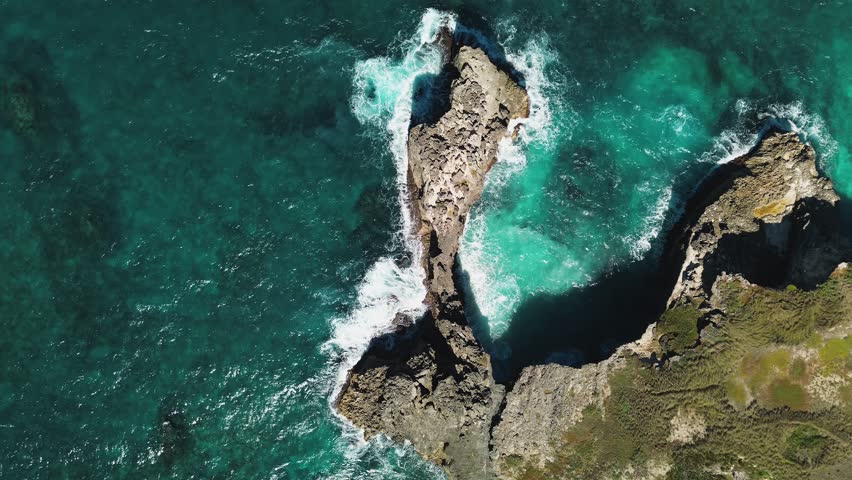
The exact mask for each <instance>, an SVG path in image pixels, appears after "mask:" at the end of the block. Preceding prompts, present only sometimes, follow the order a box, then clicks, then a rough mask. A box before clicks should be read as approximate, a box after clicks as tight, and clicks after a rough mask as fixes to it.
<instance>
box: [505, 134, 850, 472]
mask: <svg viewBox="0 0 852 480" xmlns="http://www.w3.org/2000/svg"><path fill="white" fill-rule="evenodd" d="M837 201H838V197H837V195H836V194H835V193H834V191H833V190H832V186H831V183H830V181H829V180H828V179H826V178H825V177H822V176H820V175H819V173H818V171H817V168H816V163H815V158H814V153H813V150H812V149H811V148H810V147H808V146H807V145H805V144H803V143H801V142H800V140H799V138H798V136H797V134H795V133H782V132H778V131H771V132H769V133H768V134H767V135H766V136H765V137H764V138H763V139H762V141H761V142H760V143H759V145H757V146H756V147H755V148H754V149H753V150H752V151H751V152H749V153H748V154H747V155H744V156H742V157H740V158H738V159H736V160H734V161H733V162H731V163H730V164H728V165H725V166H723V167H720V168H719V169H718V170H717V171H716V172H715V173H714V174H713V175H711V176H710V178H708V179H707V180H706V181H705V182H703V184H702V185H701V186H700V187H699V189H698V190H697V191H696V192H695V195H694V197H693V199H692V200H691V201H690V202H689V205H688V206H687V209H686V213H685V214H684V216H683V218H682V220H681V221H680V222H679V224H678V225H677V226H676V227H675V229H674V230H673V232H672V234H671V241H670V251H669V257H668V259H667V261H668V262H676V264H677V265H678V266H679V268H677V269H676V270H677V272H678V273H677V277H676V279H675V282H674V284H675V285H674V288H673V291H672V294H671V297H670V300H669V303H668V308H667V310H666V312H665V313H664V314H663V315H662V317H661V318H660V320H659V322H657V323H656V324H654V325H651V326H650V327H649V329H648V330H647V332H646V334H645V335H644V336H643V338H642V339H640V340H639V341H637V342H635V343H632V344H628V345H625V346H622V347H621V348H619V349H618V351H617V352H616V353H615V354H614V355H613V356H612V357H611V358H610V359H608V360H605V361H603V362H600V363H597V364H590V365H586V366H584V367H582V368H579V369H577V368H572V367H568V366H561V365H541V366H531V367H527V368H526V369H524V370H523V372H522V373H521V375H520V378H519V379H518V381H517V382H516V383H515V385H514V387H513V388H512V390H511V391H510V392H508V393H507V396H506V400H505V407H504V408H503V410H502V412H501V414H500V417H499V418H500V421H499V423H497V424H496V426H495V427H494V428H493V433H492V461H493V464H494V466H495V471H496V473H497V476H498V477H499V478H505V479H510V478H526V479H533V478H536V479H537V478H584V479H595V478H631V479H637V478H699V477H700V478H714V479H715V478H719V479H722V478H732V477H731V476H733V478H770V477H765V475H770V476H771V478H806V477H805V476H803V475H805V474H806V473H808V472H820V471H822V470H818V469H816V468H814V467H816V466H819V465H823V464H825V465H827V466H826V469H827V470H825V471H826V472H828V471H833V470H830V469H831V468H835V467H833V466H831V465H833V464H834V463H835V462H840V463H839V465H840V466H839V467H837V468H840V469H841V470H836V472H846V473H848V470H849V468H848V467H849V465H846V464H844V463H843V462H844V461H848V460H849V459H850V458H852V450H850V445H849V441H848V434H849V432H848V429H847V427H848V425H849V424H850V416H849V415H850V414H852V381H850V379H852V374H851V373H850V371H849V368H850V365H852V363H850V361H852V356H850V345H852V337H850V336H849V333H850V331H852V274H850V273H849V269H847V268H846V264H842V265H841V266H840V267H837V264H838V262H839V261H840V260H842V259H843V256H844V255H849V250H848V246H847V245H845V244H844V240H843V239H840V238H835V237H833V236H832V235H833V231H832V228H831V226H830V225H826V224H824V223H823V222H822V217H823V216H824V215H825V214H826V212H830V211H832V209H831V207H832V206H833V205H834V204H835V203H836V202H837ZM844 248H845V249H844ZM836 267H837V268H836ZM835 268H836V269H835ZM832 270H834V273H831V272H832ZM829 274H831V275H829ZM823 282H824V283H823ZM818 283H823V285H820V286H817V284H818ZM761 284H762V285H764V286H760V285H761ZM767 284H769V285H767ZM788 284H790V286H789V287H788V286H787V285H788ZM795 285H799V286H803V287H804V288H806V289H807V290H810V291H807V290H802V289H800V288H798V287H796V286H795ZM766 286H769V287H786V288H775V289H773V288H766ZM811 289H812V290H811ZM844 342H845V343H844ZM830 345H836V347H834V348H837V349H838V351H837V352H836V353H834V354H827V353H826V351H827V350H826V349H829V348H830V347H829V346H830ZM842 345H845V346H842ZM835 356H836V358H835ZM829 357H831V358H833V360H828V358H829ZM844 362H845V363H844ZM755 432H762V433H755ZM802 438H807V439H808V440H807V445H809V446H803V444H802V441H801V439H802ZM811 443H813V444H814V445H819V448H816V447H813V449H814V451H813V452H811V451H810V450H808V449H809V448H811V446H810V445H811ZM808 452H810V453H808ZM802 458H804V459H805V460H801V459H802ZM790 459H793V461H792V462H791V461H789V460H790ZM844 459H845V460H844ZM797 462H798V463H797ZM843 465H846V466H845V467H844V466H843ZM843 468H846V470H842V469H843ZM842 474H845V473H842ZM750 475H751V477H750ZM814 475H819V474H818V473H814ZM813 478H824V477H819V476H815V477H813ZM825 478H830V476H829V477H825ZM837 478H840V477H837Z"/></svg>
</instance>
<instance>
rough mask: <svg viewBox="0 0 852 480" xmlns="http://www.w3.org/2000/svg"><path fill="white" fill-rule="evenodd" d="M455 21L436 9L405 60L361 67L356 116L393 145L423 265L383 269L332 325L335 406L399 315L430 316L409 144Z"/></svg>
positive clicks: (402, 237)
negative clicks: (423, 93)
mask: <svg viewBox="0 0 852 480" xmlns="http://www.w3.org/2000/svg"><path fill="white" fill-rule="evenodd" d="M455 21H456V20H455V16H454V15H452V14H448V13H443V12H439V11H437V10H433V9H429V10H427V11H426V13H425V14H424V15H423V17H422V18H421V21H420V26H419V27H418V29H417V31H416V32H415V34H414V35H413V36H411V37H410V38H407V39H405V40H402V41H401V42H400V44H399V45H398V46H397V47H395V50H397V51H398V56H396V57H378V58H371V59H367V60H365V61H362V62H359V63H358V64H357V65H356V66H355V73H354V77H353V84H354V87H355V93H354V95H353V97H352V100H351V108H352V111H353V113H354V115H355V116H356V118H357V119H358V120H359V121H360V122H361V123H362V124H364V125H365V126H366V127H368V128H372V129H374V130H375V131H378V132H380V138H381V139H382V140H384V141H386V142H387V144H388V148H389V150H390V152H391V154H392V155H393V159H394V162H395V165H396V168H397V186H398V191H399V205H400V208H401V210H402V211H401V219H402V220H401V224H400V225H399V229H398V240H399V242H400V243H401V244H402V245H403V246H404V247H405V249H406V250H407V253H408V254H409V255H410V256H411V258H414V259H415V261H412V262H410V265H409V266H406V267H401V266H400V265H398V264H397V262H396V261H394V259H393V258H391V257H385V258H382V259H380V260H379V261H377V262H376V264H375V265H373V266H372V267H371V268H370V269H369V271H368V272H367V274H366V275H365V277H364V279H363V280H362V282H361V284H360V285H359V287H358V294H357V304H356V307H355V308H354V309H353V310H352V311H351V312H350V313H349V314H348V315H346V316H345V317H342V318H337V319H333V320H332V337H331V339H330V340H328V341H327V342H326V343H325V344H324V345H323V351H325V352H326V353H328V354H329V355H331V356H332V357H333V358H334V359H333V360H332V366H331V369H332V370H334V374H332V376H333V377H334V379H333V382H334V383H333V385H332V388H331V395H330V396H329V403H330V404H331V403H333V402H334V400H335V399H336V398H337V396H338V395H339V394H340V391H341V388H342V387H343V383H344V382H345V379H346V374H347V372H348V371H349V369H350V368H352V366H354V365H355V363H356V362H357V361H358V359H359V358H360V357H361V355H362V354H363V353H364V351H365V350H366V348H367V346H368V345H369V342H370V340H371V339H373V338H375V337H376V336H378V335H380V334H382V333H384V332H385V331H387V330H388V328H389V327H390V325H391V322H392V320H393V319H394V318H395V317H396V315H397V314H398V313H405V314H408V315H410V316H412V317H418V316H420V315H422V314H423V312H424V311H425V307H424V305H423V299H424V298H425V296H426V290H425V287H424V285H423V280H424V277H425V273H424V272H423V269H422V267H421V266H420V262H419V261H417V260H416V259H417V258H419V255H420V248H421V247H420V243H419V242H418V241H417V240H416V238H414V236H413V235H412V234H411V232H412V226H411V223H412V219H411V215H410V212H409V208H408V191H407V178H406V175H407V162H408V158H407V150H406V138H407V134H408V124H409V119H410V116H411V108H412V99H411V97H412V88H413V86H414V81H415V79H416V78H417V77H418V76H419V75H422V74H426V73H432V74H435V73H438V72H439V70H440V68H441V52H440V51H439V50H438V48H437V47H435V46H434V45H433V44H432V42H433V41H434V39H435V37H436V34H437V33H438V31H439V29H440V28H441V27H442V26H447V27H449V28H450V29H453V28H455ZM332 411H334V409H333V408H332ZM335 414H336V412H335ZM338 418H340V419H341V420H342V422H341V423H342V424H343V425H344V426H346V428H345V432H346V433H347V434H348V437H350V438H351V439H356V441H355V444H357V445H362V446H361V447H358V448H355V449H353V450H352V451H351V452H349V453H351V454H353V455H359V453H358V452H359V451H363V450H364V448H365V447H363V441H360V440H357V439H358V438H363V437H362V436H361V435H359V434H358V431H357V430H356V429H355V428H354V427H353V426H352V425H351V424H349V423H348V422H346V421H345V420H344V419H343V418H342V417H339V416H338Z"/></svg>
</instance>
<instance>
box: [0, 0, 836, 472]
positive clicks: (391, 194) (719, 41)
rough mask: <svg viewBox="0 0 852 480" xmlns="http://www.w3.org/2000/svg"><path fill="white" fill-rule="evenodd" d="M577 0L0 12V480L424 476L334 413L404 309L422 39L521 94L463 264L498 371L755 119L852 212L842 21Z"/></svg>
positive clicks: (738, 149)
mask: <svg viewBox="0 0 852 480" xmlns="http://www.w3.org/2000/svg"><path fill="white" fill-rule="evenodd" d="M602 3H604V2H592V1H575V2H572V1H564V2H563V1H559V2H557V1H545V0H536V1H529V2H512V1H500V2H495V3H494V4H492V2H484V1H483V2H453V1H450V2H440V3H434V2H417V1H409V2H405V3H404V4H400V3H398V2H381V1H373V2H336V1H334V2H332V1H311V2H295V1H264V0H254V1H243V2H237V1H180V2H166V1H126V2H83V1H67V2H47V1H43V0H29V1H26V2H24V1H17V0H0V159H2V162H3V163H2V167H3V168H2V169H0V232H2V235H0V328H2V335H0V478H61V479H62V478H68V479H80V478H85V479H88V478H139V479H150V478H176V479H177V478H180V479H184V478H200V479H214V478H216V479H225V478H239V479H243V478H245V479H255V478H267V479H300V480H301V479H370V478H372V479H431V478H440V473H438V472H437V471H436V470H435V469H433V468H431V467H430V466H429V465H427V464H425V463H424V462H422V461H420V460H419V459H418V458H417V457H416V456H415V455H414V454H413V453H412V452H411V451H409V449H407V448H405V447H401V446H395V445H392V444H390V443H389V442H387V441H385V440H382V439H378V440H376V441H372V442H370V443H364V442H363V440H362V439H361V438H360V437H359V434H358V432H357V431H355V430H354V429H353V428H352V427H350V426H348V425H347V424H346V423H345V422H343V421H342V420H341V419H339V418H337V417H336V416H335V415H334V413H333V411H332V410H331V408H330V400H331V398H333V395H334V394H335V392H336V389H337V388H339V385H340V382H341V380H342V378H343V375H344V374H345V371H346V368H347V367H348V366H349V365H351V364H352V363H353V362H355V361H356V360H357V358H358V356H359V355H360V352H361V351H362V349H363V348H364V347H365V345H366V343H367V341H369V339H370V337H371V336H372V335H373V334H375V333H376V332H378V331H380V330H381V329H382V328H383V327H385V326H386V325H387V324H388V322H389V321H390V319H391V318H392V317H393V314H394V313H396V312H398V311H413V312H416V311H418V310H420V309H421V308H422V306H421V305H420V300H421V299H422V295H423V289H422V286H421V284H420V281H421V278H422V277H421V275H422V274H421V272H418V271H417V269H416V268H413V267H411V266H410V265H409V262H407V259H408V258H410V257H411V255H412V254H416V253H417V252H416V248H417V246H416V245H415V244H413V243H412V242H411V241H410V239H409V238H407V236H406V235H405V234H404V232H405V225H406V224H407V222H408V221H409V220H408V218H407V215H406V213H405V212H406V210H405V209H404V208H402V205H401V201H400V198H401V197H400V188H401V187H400V179H401V177H400V172H401V170H400V167H401V166H402V165H404V162H405V156H404V142H405V134H406V128H407V122H408V117H409V115H410V111H411V95H412V87H413V85H414V80H415V78H416V77H417V75H420V74H423V73H430V72H435V71H436V69H437V68H438V67H439V65H438V57H437V54H436V52H434V51H433V50H432V49H431V48H430V47H429V46H428V45H427V44H428V40H429V38H430V36H431V34H432V33H433V32H434V31H435V29H436V28H437V27H438V26H440V25H442V24H447V25H450V26H452V27H454V28H455V30H456V32H457V34H459V35H466V36H468V37H471V38H472V37H479V38H480V39H481V40H480V41H481V42H487V43H486V45H488V46H489V47H490V48H492V49H493V50H494V51H495V52H496V51H501V52H502V53H503V54H505V56H506V58H507V59H508V60H509V61H510V62H511V63H512V64H513V66H514V67H515V68H516V69H518V70H519V71H520V72H521V73H522V75H523V77H524V81H525V84H526V87H527V89H528V91H529V92H530V96H531V100H532V112H531V116H530V118H529V119H527V120H525V121H524V122H523V123H524V127H523V134H522V138H521V140H520V141H519V142H517V143H516V144H514V145H512V144H509V143H507V144H505V145H503V146H502V148H501V158H500V162H499V163H498V164H497V166H496V167H495V169H494V170H493V171H492V172H491V173H490V174H489V175H490V176H489V183H488V185H487V188H486V192H485V194H484V196H483V199H482V202H481V203H480V204H479V205H478V206H477V207H476V208H475V210H474V211H473V213H472V214H471V218H470V219H469V224H468V228H467V230H466V233H465V237H464V239H463V241H462V246H461V253H460V258H461V263H462V270H463V272H464V273H465V278H467V279H468V281H469V295H468V300H469V307H470V309H471V314H472V315H473V316H475V317H476V318H477V319H478V320H479V324H480V327H481V332H482V335H483V336H485V337H488V338H490V339H493V340H494V341H493V342H491V345H492V348H493V351H494V353H495V359H497V361H506V362H510V363H511V362H512V359H513V358H516V357H519V356H520V354H519V353H518V352H520V351H522V350H523V345H528V344H529V342H531V341H532V342H533V343H535V341H536V339H535V338H534V335H535V332H536V331H537V330H535V329H532V330H530V331H524V324H525V321H526V322H532V320H530V319H529V318H528V317H527V315H526V314H525V312H527V311H528V309H526V308H525V305H528V304H530V302H535V300H536V299H538V298H541V297H542V296H547V295H556V294H564V293H566V292H572V291H579V292H582V291H585V290H584V289H589V288H595V285H607V279H608V278H611V277H613V276H617V275H619V272H623V271H625V270H630V269H633V268H636V265H645V264H648V265H651V266H650V267H647V268H653V262H654V259H655V258H656V257H655V256H656V255H657V253H658V250H659V248H660V244H661V239H662V237H663V235H662V234H664V233H665V228H666V225H667V224H668V223H669V222H671V220H672V218H673V217H674V216H675V215H676V212H677V209H678V207H679V206H680V205H681V204H682V201H683V199H684V198H685V196H686V195H688V194H689V192H690V190H691V189H692V188H693V187H694V185H695V183H696V182H697V181H698V180H699V179H700V178H701V177H702V176H704V175H706V174H707V172H709V171H710V170H711V169H712V168H713V167H714V165H717V164H718V163H720V162H723V161H725V160H726V159H730V158H732V156H734V155H736V154H738V153H743V152H745V151H746V150H747V149H748V148H749V147H750V146H751V145H752V144H753V143H754V142H755V141H756V138H757V137H756V134H757V132H758V131H759V129H760V127H761V125H765V124H766V123H767V122H770V121H771V122H775V123H777V124H781V125H784V126H786V127H787V128H794V129H796V130H798V131H799V132H800V133H801V135H802V136H803V137H804V138H805V139H806V140H807V141H808V142H810V143H811V145H813V146H814V148H815V149H816V151H817V154H818V156H819V161H820V166H821V168H822V169H823V170H824V171H825V172H826V173H827V174H828V175H830V176H831V177H832V179H833V180H834V182H835V185H836V188H837V189H838V190H839V191H840V192H841V193H842V194H843V196H844V201H847V202H848V201H850V200H849V199H850V198H852V156H850V152H849V148H850V138H852V124H850V121H849V118H850V114H852V59H850V56H849V53H850V51H852V49H851V48H850V47H852V30H851V29H852V27H850V26H852V5H850V4H849V3H847V2H841V1H834V2H821V3H813V2H772V1H750V2H727V1H720V2H698V1H680V2H665V1H657V2H652V1H639V2H608V3H607V4H602ZM850 221H852V220H850ZM643 268H644V267H643ZM642 288H643V286H642V285H637V286H635V290H636V292H639V293H640V294H641V292H642V291H643V290H642ZM604 293H605V292H604ZM597 295H598V296H600V295H601V293H600V292H598V294H597ZM604 297H605V294H604ZM614 301H615V302H617V301H618V299H617V298H616V299H614ZM608 320H609V319H607V318H598V317H595V318H591V317H589V316H586V315H584V314H583V310H582V309H575V310H572V311H571V315H567V316H566V318H559V319H558V322H560V323H561V326H562V327H565V326H566V325H568V326H572V325H573V326H578V325H579V326H582V325H593V324H598V323H601V322H603V323H606V322H607V321H608ZM536 321H538V322H541V320H540V319H537V320H536ZM554 321H557V320H554ZM617 321H618V322H621V323H624V324H627V323H630V324H631V325H632V327H631V328H632V329H633V330H636V331H641V330H643V328H644V324H642V321H647V319H637V320H631V319H630V318H627V319H625V318H620V319H618V320H617ZM631 322H632V323H631ZM621 323H620V324H621ZM546 326H547V328H550V327H551V325H546ZM552 327H553V328H557V327H558V326H557V325H552ZM572 328H573V327H572ZM530 332H532V333H530ZM631 334H632V333H631ZM525 335H526V336H527V337H530V336H532V337H530V338H526V339H524V338H522V337H524V336H525ZM625 335H627V336H629V334H625ZM599 337H600V338H605V335H602V336H599ZM488 338H486V341H487V340H488ZM595 338H598V337H595ZM513 339H514V340H513ZM616 340H620V341H623V340H624V339H623V338H617V339H616ZM524 342H526V343H524ZM513 345H514V346H515V347H514V348H513ZM559 347H560V346H559V345H555V346H554V345H549V346H548V348H549V349H550V350H552V351H547V352H543V353H548V354H550V353H553V354H556V353H558V351H559V350H560V348H559ZM565 347H566V348H565V350H570V348H568V347H569V345H566V346H565ZM586 347H588V346H586ZM601 351H602V352H604V353H601V355H603V354H605V351H606V348H605V346H601ZM562 353H564V352H562ZM592 356H594V355H592ZM587 357H588V355H587ZM533 360H535V361H538V360H541V359H531V361H533ZM521 363H523V362H521Z"/></svg>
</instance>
